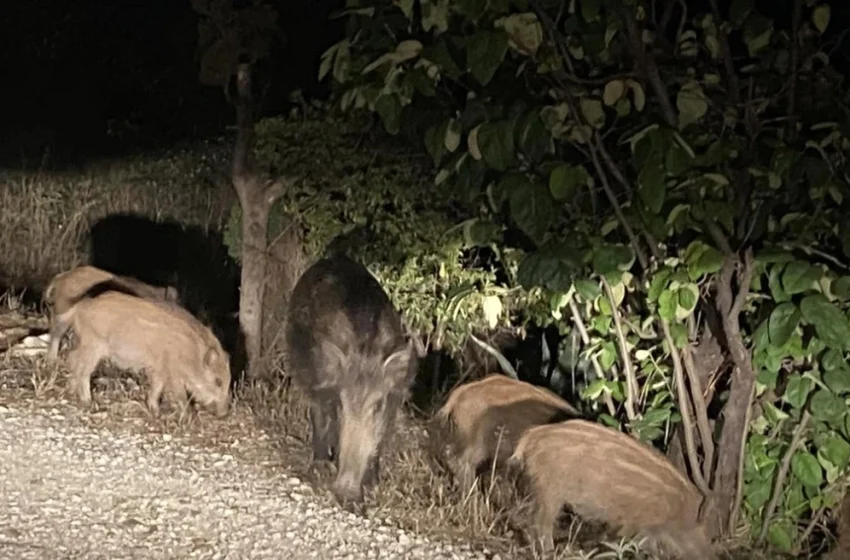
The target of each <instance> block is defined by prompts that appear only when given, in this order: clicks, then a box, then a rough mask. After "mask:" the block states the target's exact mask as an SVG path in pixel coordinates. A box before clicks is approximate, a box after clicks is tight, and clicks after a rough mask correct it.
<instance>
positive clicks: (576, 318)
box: [570, 298, 617, 416]
mask: <svg viewBox="0 0 850 560" xmlns="http://www.w3.org/2000/svg"><path fill="white" fill-rule="evenodd" d="M570 313H571V314H572V316H573V322H574V323H575V325H576V328H577V329H578V333H579V335H580V336H581V341H582V342H583V343H584V344H585V346H586V345H588V344H590V336H588V334H587V328H586V327H585V326H584V320H583V319H582V318H581V313H580V312H579V310H578V305H576V302H575V299H573V298H570ZM590 363H591V364H593V370H594V371H595V372H596V375H597V376H598V377H599V379H605V377H606V376H605V372H604V371H602V366H601V365H600V364H599V360H598V359H596V356H590ZM602 394H603V395H605V396H604V399H605V405H606V406H607V407H608V414H610V415H611V416H614V415H615V414H617V407H616V406H614V399H612V398H611V394H610V393H608V392H607V391H603V393H602Z"/></svg>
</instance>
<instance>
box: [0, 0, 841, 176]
mask: <svg viewBox="0 0 850 560" xmlns="http://www.w3.org/2000/svg"><path fill="white" fill-rule="evenodd" d="M387 1H388V2H389V1H390V0H387ZM695 2H697V3H699V4H700V6H699V8H701V9H700V10H697V9H694V10H691V11H692V12H693V13H696V11H702V10H703V9H704V8H705V4H707V0H689V1H688V4H690V5H692V6H694V8H697V6H696V5H695V4H694V3H695ZM730 2H731V0H720V9H721V11H722V12H723V13H726V11H727V9H728V6H729V4H730ZM791 2H792V0H756V1H755V7H756V9H757V10H758V11H759V12H761V13H762V14H765V15H768V16H770V17H775V18H776V19H777V21H776V30H780V29H787V28H788V25H789V23H790V22H789V19H790V15H791ZM662 3H663V2H662V1H661V0H659V1H658V2H657V4H658V5H661V4H662ZM2 4H3V7H2V8H0V38H3V39H4V41H3V42H2V45H3V46H2V48H0V86H2V87H0V166H3V167H6V168H8V167H16V168H20V167H22V166H25V167H27V168H29V169H32V168H35V167H39V166H44V165H45V162H44V161H43V159H42V157H43V155H44V149H45V147H46V146H50V154H49V155H50V158H49V160H47V165H46V167H54V168H56V167H63V166H64V165H65V164H69V163H78V162H81V161H84V160H85V159H88V158H91V157H102V156H118V155H122V154H126V153H131V152H139V151H146V150H149V149H157V150H167V149H168V148H170V147H172V146H174V145H175V143H178V142H181V141H187V140H189V141H190V140H197V139H201V138H205V137H210V136H211V135H216V134H221V133H222V132H224V131H226V130H227V127H231V126H232V124H233V122H234V114H233V109H232V108H231V107H230V106H228V104H227V102H226V100H225V97H224V95H223V91H222V89H221V88H218V87H211V86H205V85H202V84H201V83H200V82H199V81H198V70H199V57H198V53H197V40H198V37H197V24H198V21H199V16H198V15H197V14H196V13H195V12H194V11H193V10H192V6H191V3H190V1H189V0H120V1H118V0H22V1H18V2H11V1H9V2H3V3H2ZM267 4H269V5H271V6H273V7H274V8H275V9H276V10H277V12H278V25H279V27H280V34H279V36H278V37H277V39H276V41H275V42H274V43H273V46H272V49H271V53H270V57H269V58H268V60H267V61H264V62H263V63H262V64H261V65H259V66H258V67H257V68H256V69H255V88H254V90H255V93H256V94H257V101H258V102H259V106H258V112H259V116H267V115H273V114H279V113H281V112H283V111H285V110H286V109H288V108H289V106H290V105H291V102H290V101H289V94H290V93H291V92H292V91H293V90H296V89H301V90H302V92H303V94H304V95H305V97H307V98H308V99H309V98H311V97H319V98H325V97H327V95H328V93H329V80H326V81H325V82H323V83H322V84H319V83H318V80H317V79H316V76H317V72H318V67H319V60H320V57H321V54H322V52H324V50H325V49H327V48H328V47H329V46H330V45H332V44H333V43H334V42H336V41H338V40H339V39H341V38H342V37H343V31H344V22H345V19H344V18H339V19H334V20H330V19H329V16H330V15H331V13H332V12H333V11H334V10H337V9H340V8H343V7H344V5H345V0H267ZM242 5H250V2H249V1H246V0H234V6H235V7H237V8H238V7H240V6H242ZM831 5H832V18H831V21H830V24H829V27H828V29H827V39H833V40H835V39H843V38H844V35H845V34H846V33H847V28H848V25H847V24H848V21H850V17H848V14H849V13H850V1H848V0H833V1H832V2H831ZM804 10H805V13H808V11H809V10H808V9H807V8H804ZM674 18H675V19H677V18H678V15H677V16H674ZM671 28H673V29H674V28H675V26H673V25H671ZM846 44H847V41H846V40H843V41H841V42H840V45H839V46H838V48H837V49H836V50H834V51H833V52H832V53H831V56H832V61H831V62H832V63H833V64H834V65H835V66H836V68H837V69H838V71H839V72H842V73H843V74H845V75H846V72H847V68H848V55H847V47H846ZM735 47H736V46H734V45H733V48H735ZM741 47H743V45H737V48H736V49H735V50H738V49H740V48H741ZM738 52H741V51H740V50H738Z"/></svg>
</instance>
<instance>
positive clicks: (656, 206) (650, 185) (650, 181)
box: [638, 162, 667, 214]
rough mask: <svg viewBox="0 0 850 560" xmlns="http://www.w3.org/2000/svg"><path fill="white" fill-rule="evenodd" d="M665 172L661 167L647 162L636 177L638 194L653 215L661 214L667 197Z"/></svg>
mask: <svg viewBox="0 0 850 560" xmlns="http://www.w3.org/2000/svg"><path fill="white" fill-rule="evenodd" d="M665 178H666V172H665V171H664V168H663V167H662V166H661V165H656V164H654V163H653V162H647V164H646V165H645V166H644V168H643V169H641V171H640V175H639V176H638V194H639V195H640V198H641V200H643V203H644V204H646V206H647V208H649V209H650V210H652V212H654V213H655V214H658V213H659V212H661V206H662V205H663V204H664V198H665V196H666V195H667V183H666V181H665Z"/></svg>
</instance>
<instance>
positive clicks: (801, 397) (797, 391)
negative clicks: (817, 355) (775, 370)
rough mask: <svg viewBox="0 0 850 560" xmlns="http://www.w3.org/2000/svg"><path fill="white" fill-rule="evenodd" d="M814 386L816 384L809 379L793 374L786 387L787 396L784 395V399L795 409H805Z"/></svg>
mask: <svg viewBox="0 0 850 560" xmlns="http://www.w3.org/2000/svg"><path fill="white" fill-rule="evenodd" d="M814 386H815V382H814V381H812V380H811V379H809V378H808V377H803V376H802V375H800V374H799V373H793V374H791V376H790V378H789V379H788V384H787V385H786V386H785V394H784V395H782V398H783V399H784V400H785V402H787V403H788V404H790V405H791V406H793V407H794V408H798V409H799V408H803V407H804V406H805V405H806V399H807V398H808V397H809V393H811V391H812V389H813V388H814Z"/></svg>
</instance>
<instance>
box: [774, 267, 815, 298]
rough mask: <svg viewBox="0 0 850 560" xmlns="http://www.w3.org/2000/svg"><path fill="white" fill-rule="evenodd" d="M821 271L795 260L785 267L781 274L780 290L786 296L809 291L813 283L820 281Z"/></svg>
mask: <svg viewBox="0 0 850 560" xmlns="http://www.w3.org/2000/svg"><path fill="white" fill-rule="evenodd" d="M820 277H821V271H820V270H819V269H818V268H817V267H814V266H812V265H810V264H809V263H807V262H806V261H800V260H796V261H793V262H790V263H788V264H787V265H786V266H785V272H784V273H783V274H782V288H783V289H784V290H785V293H787V294H788V295H794V294H799V293H802V292H805V291H807V290H809V289H810V288H811V286H812V284H813V283H815V282H817V281H818V280H820Z"/></svg>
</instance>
